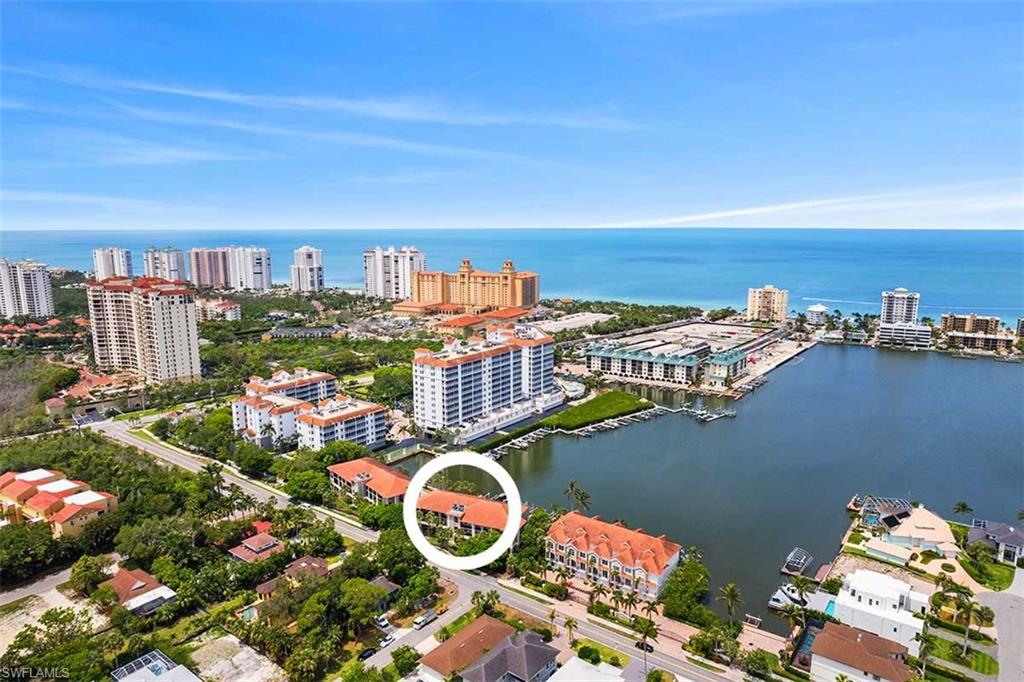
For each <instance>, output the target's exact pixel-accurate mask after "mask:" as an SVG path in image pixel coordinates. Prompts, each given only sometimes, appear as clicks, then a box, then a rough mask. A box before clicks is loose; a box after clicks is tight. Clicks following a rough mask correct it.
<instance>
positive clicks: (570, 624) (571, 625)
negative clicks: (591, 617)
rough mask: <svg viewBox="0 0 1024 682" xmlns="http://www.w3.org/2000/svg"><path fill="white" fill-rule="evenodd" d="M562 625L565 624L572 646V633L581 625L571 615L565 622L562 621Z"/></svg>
mask: <svg viewBox="0 0 1024 682" xmlns="http://www.w3.org/2000/svg"><path fill="white" fill-rule="evenodd" d="M562 625H563V626H565V632H566V636H567V637H568V638H569V646H570V647H571V646H572V642H573V639H572V633H573V632H575V630H576V627H577V626H578V625H579V623H577V622H576V619H575V618H573V617H572V616H569V617H568V618H566V619H565V622H564V623H562Z"/></svg>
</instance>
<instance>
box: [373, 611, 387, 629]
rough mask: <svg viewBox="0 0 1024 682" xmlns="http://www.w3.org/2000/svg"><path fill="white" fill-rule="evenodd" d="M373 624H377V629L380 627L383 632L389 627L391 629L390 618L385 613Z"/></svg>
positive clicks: (375, 619)
mask: <svg viewBox="0 0 1024 682" xmlns="http://www.w3.org/2000/svg"><path fill="white" fill-rule="evenodd" d="M373 622H374V623H376V624H377V627H379V628H380V629H381V630H387V629H388V628H389V627H391V621H389V620H388V617H387V616H385V615H384V614H383V613H382V614H380V615H379V616H377V617H376V618H374V620H373Z"/></svg>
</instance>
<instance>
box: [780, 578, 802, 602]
mask: <svg viewBox="0 0 1024 682" xmlns="http://www.w3.org/2000/svg"><path fill="white" fill-rule="evenodd" d="M779 589H780V590H782V593H783V594H785V595H786V596H787V597H788V598H789V600H790V601H791V602H793V603H794V604H796V605H798V606H804V605H805V604H807V600H806V599H801V598H800V590H798V589H796V585H794V584H793V583H785V584H784V585H783V586H782V587H780V588H779Z"/></svg>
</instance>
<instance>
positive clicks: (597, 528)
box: [548, 511, 682, 575]
mask: <svg viewBox="0 0 1024 682" xmlns="http://www.w3.org/2000/svg"><path fill="white" fill-rule="evenodd" d="M548 537H549V538H550V539H552V540H554V541H555V542H556V543H558V544H560V545H570V546H572V547H575V548H576V549H577V550H579V551H583V552H594V553H595V554H597V555H598V556H599V557H601V558H602V559H608V560H612V559H614V560H617V561H618V562H619V563H621V564H622V565H623V566H629V567H632V568H642V569H643V570H645V571H646V572H647V573H650V574H655V575H657V574H661V573H663V572H664V571H665V570H666V569H667V568H668V567H669V564H670V563H671V562H672V560H673V558H675V557H676V556H678V554H679V551H680V550H681V549H682V546H681V545H678V544H676V543H674V542H672V541H671V540H668V539H667V538H666V537H665V536H664V535H659V536H658V537H655V536H653V535H648V534H647V533H644V532H643V531H642V530H632V529H630V528H626V527H625V526H623V525H622V524H621V523H609V522H608V521H604V520H602V519H601V518H600V517H598V516H595V517H593V518H591V517H589V516H584V515H583V514H580V513H579V512H576V511H572V512H569V513H568V514H564V515H563V516H561V517H560V518H558V519H557V520H555V522H554V523H552V524H551V528H550V529H549V530H548Z"/></svg>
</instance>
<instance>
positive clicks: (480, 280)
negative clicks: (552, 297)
mask: <svg viewBox="0 0 1024 682" xmlns="http://www.w3.org/2000/svg"><path fill="white" fill-rule="evenodd" d="M411 302H412V303H416V304H427V303H432V304H437V305H443V304H454V305H456V306H460V307H461V308H462V309H463V310H464V311H465V312H482V311H486V310H494V309H496V308H532V307H534V306H535V305H537V304H538V303H540V276H539V275H537V274H536V273H533V272H516V268H515V265H513V264H512V261H510V260H507V261H505V263H504V264H503V265H502V267H501V272H485V271H483V270H477V269H475V268H474V267H473V264H472V263H471V262H470V261H469V259H468V258H466V259H464V260H463V261H462V264H461V265H460V266H459V269H458V271H457V272H453V273H447V272H428V271H425V270H424V271H421V272H417V273H416V274H415V275H413V279H412V298H411Z"/></svg>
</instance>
